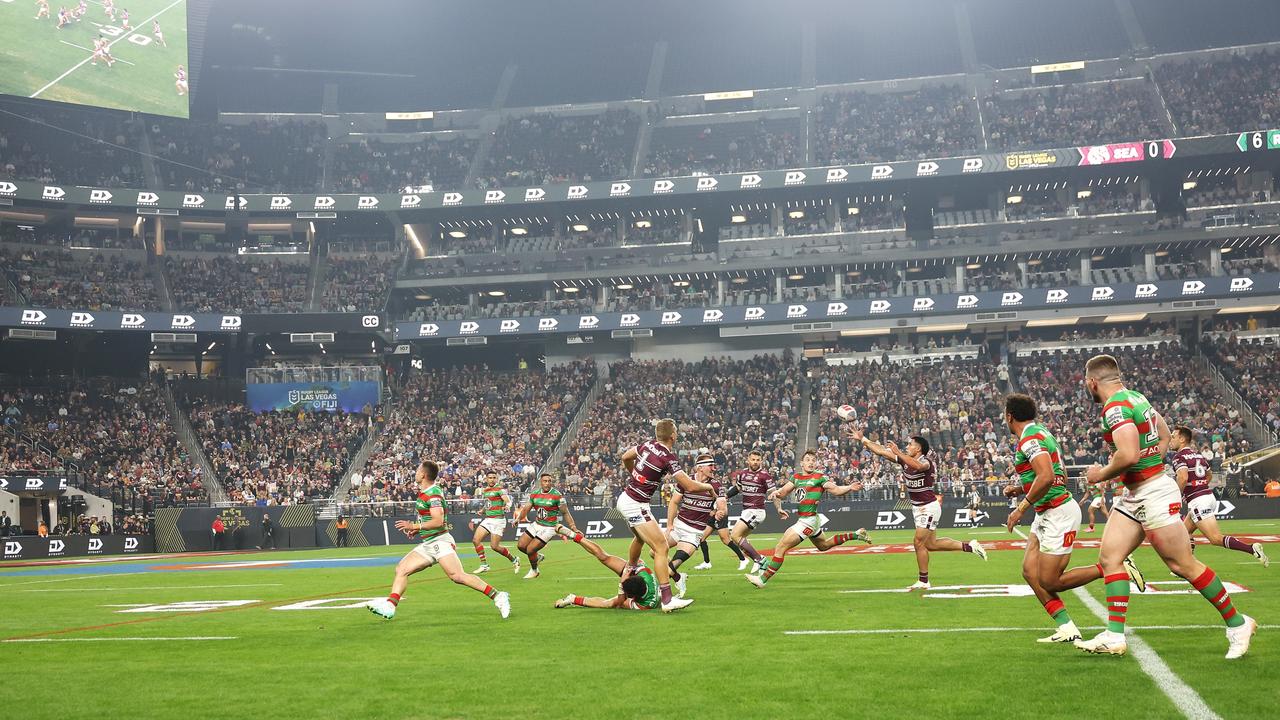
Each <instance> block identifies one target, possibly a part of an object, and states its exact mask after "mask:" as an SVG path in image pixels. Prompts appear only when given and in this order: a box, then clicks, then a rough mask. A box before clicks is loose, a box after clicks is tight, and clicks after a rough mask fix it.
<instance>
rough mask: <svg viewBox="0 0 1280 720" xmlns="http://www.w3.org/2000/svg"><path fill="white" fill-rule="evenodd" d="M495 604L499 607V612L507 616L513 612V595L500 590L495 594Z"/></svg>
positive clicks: (504, 616)
mask: <svg viewBox="0 0 1280 720" xmlns="http://www.w3.org/2000/svg"><path fill="white" fill-rule="evenodd" d="M493 604H494V606H495V607H497V608H498V613H499V614H500V615H502V617H503V618H506V617H507V616H508V615H510V614H511V596H510V595H508V594H507V593H504V592H500V593H498V594H497V595H494V596H493Z"/></svg>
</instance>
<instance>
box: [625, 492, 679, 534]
mask: <svg viewBox="0 0 1280 720" xmlns="http://www.w3.org/2000/svg"><path fill="white" fill-rule="evenodd" d="M614 507H615V508H617V510H618V512H620V513H622V518H623V519H624V520H626V521H627V525H628V526H630V527H635V526H637V525H643V524H644V523H647V522H654V519H653V508H652V507H650V505H649V503H642V502H638V501H637V500H636V499H635V498H633V497H631V496H630V495H628V494H626V493H622V494H621V495H619V496H618V502H617V504H615V505H614ZM694 544H695V545H696V544H697V543H694Z"/></svg>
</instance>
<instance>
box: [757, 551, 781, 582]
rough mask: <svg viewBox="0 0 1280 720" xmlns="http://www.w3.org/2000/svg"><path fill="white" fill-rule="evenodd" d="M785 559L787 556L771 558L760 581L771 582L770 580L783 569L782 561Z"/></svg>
mask: <svg viewBox="0 0 1280 720" xmlns="http://www.w3.org/2000/svg"><path fill="white" fill-rule="evenodd" d="M785 559H786V557H785V556H783V557H778V556H777V555H774V556H773V557H771V558H769V561H768V562H766V563H765V564H764V574H763V575H761V576H760V579H761V580H764V581H765V582H769V578H771V577H773V576H774V575H777V574H778V571H779V570H781V569H782V561H783V560H785Z"/></svg>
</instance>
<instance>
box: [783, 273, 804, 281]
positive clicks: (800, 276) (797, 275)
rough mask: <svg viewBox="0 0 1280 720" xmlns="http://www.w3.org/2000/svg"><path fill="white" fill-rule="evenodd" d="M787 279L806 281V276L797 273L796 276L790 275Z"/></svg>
mask: <svg viewBox="0 0 1280 720" xmlns="http://www.w3.org/2000/svg"><path fill="white" fill-rule="evenodd" d="M787 279H788V280H803V279H804V274H803V273H795V274H793V275H788V276H787Z"/></svg>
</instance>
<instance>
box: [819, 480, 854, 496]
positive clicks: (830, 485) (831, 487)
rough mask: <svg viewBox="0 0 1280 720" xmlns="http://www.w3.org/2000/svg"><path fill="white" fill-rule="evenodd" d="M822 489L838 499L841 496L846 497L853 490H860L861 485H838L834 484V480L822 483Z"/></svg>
mask: <svg viewBox="0 0 1280 720" xmlns="http://www.w3.org/2000/svg"><path fill="white" fill-rule="evenodd" d="M822 489H823V490H826V491H827V492H829V493H831V494H832V495H833V496H834V497H840V496H841V495H848V494H849V493H851V492H853V491H854V490H861V489H862V483H853V484H851V485H839V484H837V483H836V481H835V480H828V481H826V482H824V483H822Z"/></svg>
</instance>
